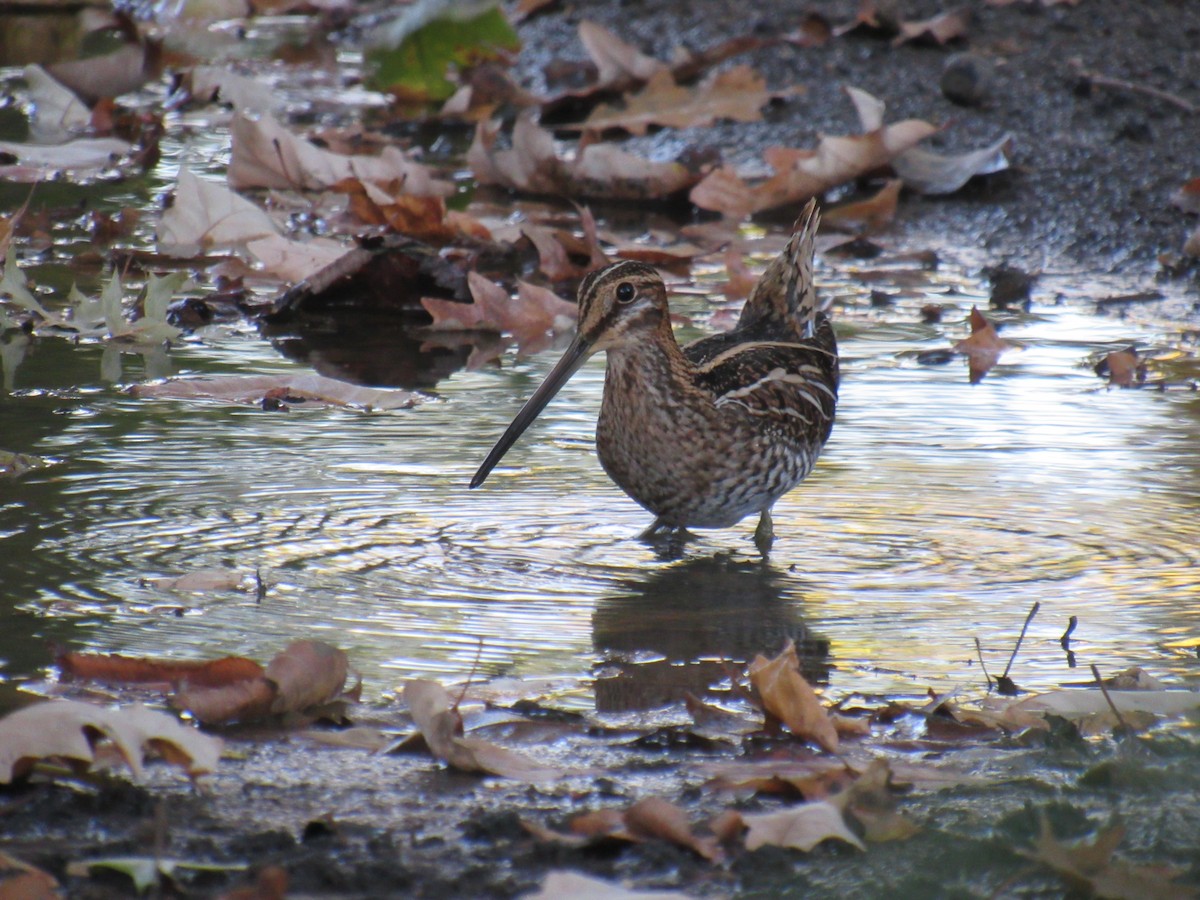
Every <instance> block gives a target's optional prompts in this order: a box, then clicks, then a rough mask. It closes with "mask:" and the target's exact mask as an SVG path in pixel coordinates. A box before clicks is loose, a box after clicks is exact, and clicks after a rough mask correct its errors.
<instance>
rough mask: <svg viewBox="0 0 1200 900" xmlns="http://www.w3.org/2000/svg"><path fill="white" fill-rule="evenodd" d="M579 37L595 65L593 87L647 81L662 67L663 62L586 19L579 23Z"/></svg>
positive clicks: (663, 66)
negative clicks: (594, 82)
mask: <svg viewBox="0 0 1200 900" xmlns="http://www.w3.org/2000/svg"><path fill="white" fill-rule="evenodd" d="M579 40H580V41H581V42H582V43H583V47H584V49H585V50H587V53H588V56H590V57H591V58H592V62H594V63H595V64H596V70H597V73H598V74H597V78H596V84H595V85H594V86H593V90H596V89H599V88H609V87H622V86H626V85H631V84H637V83H640V82H643V81H649V80H650V79H651V78H653V77H654V75H655V74H656V73H658V72H660V71H663V70H664V69H665V68H666V65H665V64H664V63H662V62H659V61H658V60H657V59H655V58H654V57H652V56H647V55H646V54H644V53H642V52H641V51H640V50H638V49H637V48H636V47H634V46H633V45H631V44H627V43H625V41H623V40H621V39H620V38H619V37H617V36H616V35H615V34H613V33H612V32H611V31H609V30H608V29H607V28H605V27H604V26H603V25H597V24H596V23H595V22H590V21H587V20H586V19H585V20H584V21H582V22H580V23H579Z"/></svg>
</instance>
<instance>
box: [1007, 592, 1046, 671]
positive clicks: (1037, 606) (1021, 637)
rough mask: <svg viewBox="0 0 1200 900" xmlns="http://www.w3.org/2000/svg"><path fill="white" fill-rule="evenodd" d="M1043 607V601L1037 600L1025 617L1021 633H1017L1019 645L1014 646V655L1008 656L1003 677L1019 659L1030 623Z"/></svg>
mask: <svg viewBox="0 0 1200 900" xmlns="http://www.w3.org/2000/svg"><path fill="white" fill-rule="evenodd" d="M1041 607H1042V604H1041V603H1037V602H1035V603H1034V604H1033V606H1031V607H1030V608H1029V615H1027V616H1026V617H1025V624H1024V625H1022V626H1021V633H1020V634H1019V635H1017V646H1015V647H1013V652H1012V656H1010V657H1009V658H1008V665H1007V666H1005V667H1004V674H1003V675H1001V676H1000V677H1001V678H1007V677H1008V670H1009V669H1011V668H1012V664H1013V663H1014V662H1015V661H1016V659H1017V653H1018V652H1019V651H1020V649H1021V641H1023V640H1025V632H1026V630H1028V628H1029V623H1030V622H1032V621H1033V617H1034V616H1036V615H1037V611H1038V610H1039V609H1041Z"/></svg>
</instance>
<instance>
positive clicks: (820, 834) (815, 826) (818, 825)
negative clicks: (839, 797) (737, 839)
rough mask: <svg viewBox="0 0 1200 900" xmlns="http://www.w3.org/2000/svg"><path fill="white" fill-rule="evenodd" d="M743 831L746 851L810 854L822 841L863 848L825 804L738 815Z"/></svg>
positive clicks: (851, 832)
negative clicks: (766, 849)
mask: <svg viewBox="0 0 1200 900" xmlns="http://www.w3.org/2000/svg"><path fill="white" fill-rule="evenodd" d="M742 822H743V823H744V824H745V825H746V828H747V829H748V830H747V832H746V849H747V850H757V849H758V848H759V847H768V846H770V847H791V848H793V849H796V850H803V851H804V852H805V853H809V852H811V851H812V849H813V848H814V847H816V846H817V844H820V843H821V842H822V841H827V840H830V839H831V838H832V839H836V840H839V841H845V842H846V843H847V844H850V845H852V846H854V847H857V848H858V849H859V850H866V849H867V848H866V846H865V845H864V844H863V842H862V841H861V840H859V838H858V835H856V834H855V833H854V832H853V831H851V830H850V829H849V828H848V827H847V826H846V821H845V819H844V818H843V817H842V813H841V810H839V809H838V808H837V807H836V806H834V805H833V804H832V803H829V802H828V801H824V800H819V801H816V802H814V803H801V804H800V805H799V806H792V807H789V808H788V809H782V810H780V811H779V812H773V813H755V814H747V813H742Z"/></svg>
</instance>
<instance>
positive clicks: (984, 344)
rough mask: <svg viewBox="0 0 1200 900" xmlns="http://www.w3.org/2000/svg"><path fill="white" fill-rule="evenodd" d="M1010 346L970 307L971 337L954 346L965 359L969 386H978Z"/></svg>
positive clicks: (978, 312)
mask: <svg viewBox="0 0 1200 900" xmlns="http://www.w3.org/2000/svg"><path fill="white" fill-rule="evenodd" d="M1010 346H1011V345H1010V344H1009V343H1008V342H1007V341H1003V340H1001V339H1000V336H999V335H998V334H996V327H995V326H994V325H992V323H991V322H989V321H988V320H987V318H986V317H985V316H984V315H983V313H981V312H980V311H979V310H978V309H977V308H976V307H974V306H972V307H971V336H970V337H968V338H966V339H965V340H961V341H959V342H958V343H957V344H955V345H954V352H955V353H961V354H963V355H964V356H966V357H967V365H968V370H969V372H970V379H971V384H978V383H979V382H980V381H982V380H983V376H984V375H986V374H987V373H988V372H989V371H990V370H991V368H992V366H994V365H996V361H997V360H999V359H1000V355H1001V354H1002V353H1004V351H1005V350H1007V349H1009V347H1010Z"/></svg>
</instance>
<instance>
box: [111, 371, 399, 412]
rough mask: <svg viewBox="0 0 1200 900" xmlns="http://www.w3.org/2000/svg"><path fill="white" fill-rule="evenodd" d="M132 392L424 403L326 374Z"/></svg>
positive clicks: (367, 406) (218, 379) (256, 400)
mask: <svg viewBox="0 0 1200 900" xmlns="http://www.w3.org/2000/svg"><path fill="white" fill-rule="evenodd" d="M129 392H130V393H131V394H132V395H133V396H134V397H138V398H141V399H157V400H223V401H226V402H229V403H243V404H251V405H254V406H261V405H263V404H264V403H267V404H268V405H275V406H277V407H280V406H284V405H287V406H291V405H295V404H299V403H310V404H318V405H324V406H346V407H351V408H354V409H363V410H368V411H371V410H389V409H409V408H411V407H413V406H415V405H416V404H417V403H419V402H421V400H422V399H423V398H422V397H421V395H420V394H417V393H415V392H413V391H400V390H391V389H386V388H371V387H362V386H361V385H357V384H348V383H347V382H345V381H338V380H336V379H334V378H326V377H325V376H323V375H304V374H292V375H287V374H279V375H213V376H206V377H199V378H177V379H173V380H171V381H161V382H153V383H148V384H135V385H133V386H132V387H131V388H130V389H129Z"/></svg>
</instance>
